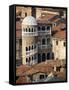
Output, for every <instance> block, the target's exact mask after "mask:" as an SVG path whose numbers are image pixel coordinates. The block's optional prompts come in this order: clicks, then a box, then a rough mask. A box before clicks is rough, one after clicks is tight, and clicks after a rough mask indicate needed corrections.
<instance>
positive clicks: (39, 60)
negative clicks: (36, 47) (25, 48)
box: [38, 54, 41, 63]
mask: <svg viewBox="0 0 69 90" xmlns="http://www.w3.org/2000/svg"><path fill="white" fill-rule="evenodd" d="M40 62H41V54H38V63H40Z"/></svg>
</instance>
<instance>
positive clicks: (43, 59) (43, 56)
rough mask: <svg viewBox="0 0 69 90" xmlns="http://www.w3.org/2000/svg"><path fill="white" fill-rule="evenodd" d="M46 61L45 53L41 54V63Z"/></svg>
mask: <svg viewBox="0 0 69 90" xmlns="http://www.w3.org/2000/svg"><path fill="white" fill-rule="evenodd" d="M45 60H46V55H45V53H43V54H42V61H45Z"/></svg>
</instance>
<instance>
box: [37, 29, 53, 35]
mask: <svg viewBox="0 0 69 90" xmlns="http://www.w3.org/2000/svg"><path fill="white" fill-rule="evenodd" d="M48 34H49V35H50V34H51V31H50V30H49V31H38V35H40V36H43V35H48Z"/></svg>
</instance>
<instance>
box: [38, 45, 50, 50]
mask: <svg viewBox="0 0 69 90" xmlns="http://www.w3.org/2000/svg"><path fill="white" fill-rule="evenodd" d="M47 48H51V45H38V49H47Z"/></svg>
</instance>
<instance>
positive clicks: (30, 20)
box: [22, 16, 37, 25]
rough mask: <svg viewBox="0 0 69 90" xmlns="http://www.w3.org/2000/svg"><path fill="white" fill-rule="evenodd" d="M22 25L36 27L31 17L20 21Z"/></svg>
mask: <svg viewBox="0 0 69 90" xmlns="http://www.w3.org/2000/svg"><path fill="white" fill-rule="evenodd" d="M22 24H23V25H37V22H36V19H35V18H34V17H32V16H27V17H25V18H24V20H23V21H22Z"/></svg>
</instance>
